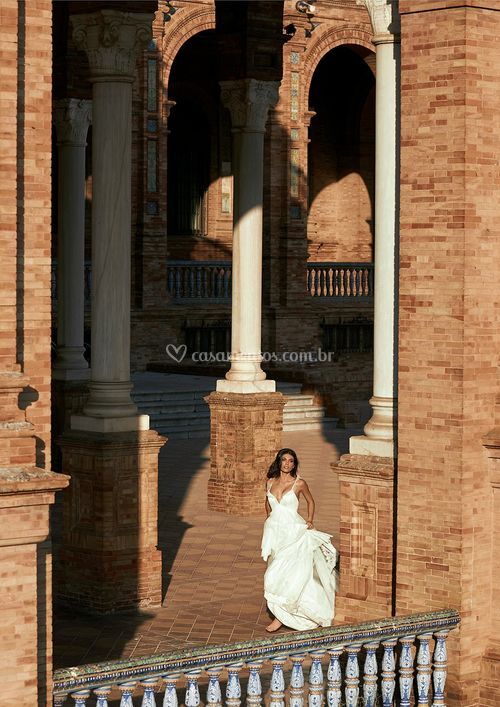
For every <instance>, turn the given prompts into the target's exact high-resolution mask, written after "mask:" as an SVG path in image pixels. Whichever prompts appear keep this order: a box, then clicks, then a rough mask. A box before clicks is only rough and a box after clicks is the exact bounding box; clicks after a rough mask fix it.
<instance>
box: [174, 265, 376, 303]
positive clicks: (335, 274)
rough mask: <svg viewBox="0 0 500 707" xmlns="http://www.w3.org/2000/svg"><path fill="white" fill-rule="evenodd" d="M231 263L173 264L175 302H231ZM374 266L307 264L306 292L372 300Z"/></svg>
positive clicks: (346, 298) (345, 298) (331, 297)
mask: <svg viewBox="0 0 500 707" xmlns="http://www.w3.org/2000/svg"><path fill="white" fill-rule="evenodd" d="M231 274H232V264H231V261H229V260H228V261H213V260H204V261H202V260H198V261H194V260H173V261H170V262H169V263H168V265H167V289H168V292H169V293H170V295H171V297H172V298H173V299H174V300H176V301H184V300H187V301H190V300H198V299H201V300H204V301H207V300H208V301H217V302H220V301H226V302H229V300H230V298H231ZM373 288H374V281H373V263H335V262H324V263H308V264H307V292H308V293H309V295H310V296H311V297H323V298H329V299H334V298H338V299H343V300H348V299H349V300H351V299H357V300H359V299H363V300H367V299H368V300H369V299H371V298H373Z"/></svg>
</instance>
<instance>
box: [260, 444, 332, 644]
mask: <svg viewBox="0 0 500 707" xmlns="http://www.w3.org/2000/svg"><path fill="white" fill-rule="evenodd" d="M298 467H299V462H298V459H297V455H296V454H295V452H294V451H293V449H280V451H279V452H278V454H277V455H276V459H275V460H274V462H273V463H272V464H271V466H270V467H269V471H268V473H267V478H268V482H267V493H266V512H267V520H266V522H265V524H264V534H263V537H262V557H263V559H264V560H267V562H268V565H267V570H266V573H265V575H264V596H265V598H266V600H267V606H268V608H269V611H270V612H271V613H272V614H273V615H274V617H275V618H274V620H273V621H272V622H271V623H270V624H269V626H267V627H266V631H269V632H270V633H272V632H274V631H277V630H278V629H279V628H280V627H281V626H282V625H285V626H288V627H290V628H294V629H297V630H299V631H304V630H306V629H310V628H317V627H318V626H330V625H331V623H332V619H333V616H334V601H335V565H336V562H337V551H336V550H335V548H334V547H333V545H332V544H331V542H330V537H331V536H330V535H328V534H327V533H321V532H320V531H319V530H315V529H314V526H313V518H314V499H313V497H312V495H311V492H310V491H309V487H308V486H307V484H306V482H305V481H304V479H302V478H301V477H300V476H299V475H298V474H297V470H298ZM300 494H302V495H303V496H304V498H305V500H306V503H307V520H304V519H303V518H302V516H300V515H299V513H298V508H299V497H300Z"/></svg>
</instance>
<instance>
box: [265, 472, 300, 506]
mask: <svg viewBox="0 0 500 707" xmlns="http://www.w3.org/2000/svg"><path fill="white" fill-rule="evenodd" d="M298 478H299V477H298V476H297V477H296V479H295V481H294V482H293V484H292V485H291V487H290V488H289V489H288V491H285V493H283V494H281V498H279V499H278V497H277V496H275V495H274V493H273V492H272V491H271V488H272V484H271V486H270V487H269V489H268V493H270V494H271V496H272V497H273V498H274V500H275V501H276V503H280V504H281V501H282V500H283V498H284V497H285V496H286V495H287V493H290V491H293V487H294V486H295V484H296V483H297V479H298ZM295 495H296V496H297V494H295ZM297 498H298V496H297Z"/></svg>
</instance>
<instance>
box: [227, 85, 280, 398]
mask: <svg viewBox="0 0 500 707" xmlns="http://www.w3.org/2000/svg"><path fill="white" fill-rule="evenodd" d="M278 88H279V82H278V81H258V80H256V79H240V80H237V81H222V82H221V89H222V93H221V98H222V102H223V104H224V105H225V106H226V107H227V108H228V109H229V111H230V113H231V122H232V127H233V155H234V158H233V163H234V205H233V209H234V225H233V266H232V267H233V283H232V313H231V327H232V329H231V368H230V370H229V371H228V372H227V373H226V379H225V380H219V381H217V391H219V392H226V393H228V392H232V393H259V392H273V391H275V390H276V385H275V383H274V381H269V380H265V378H266V374H265V373H264V371H263V370H262V368H261V366H260V364H261V361H262V354H261V335H262V333H261V329H262V202H263V170H264V133H265V127H266V120H267V114H268V111H269V108H270V107H271V106H274V105H275V104H276V103H277V101H278Z"/></svg>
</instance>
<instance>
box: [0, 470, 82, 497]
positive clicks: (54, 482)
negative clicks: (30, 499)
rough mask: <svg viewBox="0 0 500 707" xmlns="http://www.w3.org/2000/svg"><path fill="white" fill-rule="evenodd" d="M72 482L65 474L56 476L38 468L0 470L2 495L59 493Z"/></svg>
mask: <svg viewBox="0 0 500 707" xmlns="http://www.w3.org/2000/svg"><path fill="white" fill-rule="evenodd" d="M69 481H70V478H69V476H66V475H65V474H56V473H54V472H53V471H46V470H45V469H40V468H38V467H3V468H1V469H0V494H18V493H37V492H42V491H59V490H60V489H63V488H66V486H68V484H69Z"/></svg>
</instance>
